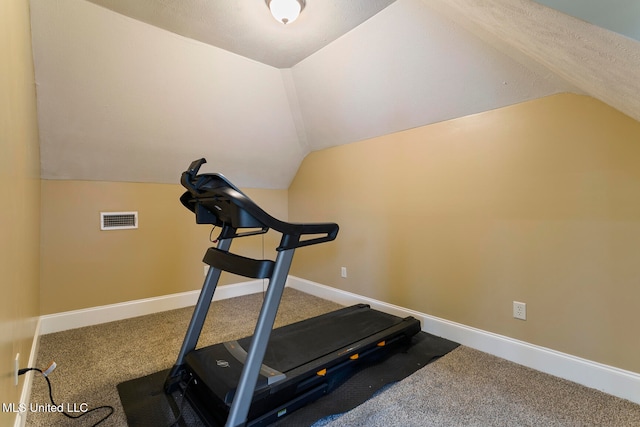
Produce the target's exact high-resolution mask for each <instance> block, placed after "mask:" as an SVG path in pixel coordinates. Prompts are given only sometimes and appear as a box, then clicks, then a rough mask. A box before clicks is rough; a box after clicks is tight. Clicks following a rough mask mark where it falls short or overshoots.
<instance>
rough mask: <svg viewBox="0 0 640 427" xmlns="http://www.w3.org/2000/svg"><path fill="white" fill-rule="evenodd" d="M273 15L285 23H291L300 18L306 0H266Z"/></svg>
mask: <svg viewBox="0 0 640 427" xmlns="http://www.w3.org/2000/svg"><path fill="white" fill-rule="evenodd" d="M266 3H267V6H268V7H269V10H270V11H271V14H272V15H273V17H274V18H275V19H276V20H277V21H278V22H282V23H283V24H285V25H286V24H290V23H291V22H293V21H295V20H296V19H298V16H299V15H300V12H302V9H304V0H266Z"/></svg>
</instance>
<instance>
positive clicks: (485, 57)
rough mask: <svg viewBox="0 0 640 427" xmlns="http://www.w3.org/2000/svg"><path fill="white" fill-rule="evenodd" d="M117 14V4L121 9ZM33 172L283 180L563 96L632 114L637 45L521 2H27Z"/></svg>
mask: <svg viewBox="0 0 640 427" xmlns="http://www.w3.org/2000/svg"><path fill="white" fill-rule="evenodd" d="M116 11H117V12H116ZM31 14H32V36H33V49H34V64H35V71H36V84H37V95H38V120H39V127H40V140H41V141H40V142H41V161H42V176H43V178H46V179H93V180H106V181H141V182H166V183H176V182H177V180H178V177H179V174H180V172H181V171H182V170H183V169H184V167H185V165H187V164H188V163H189V161H191V160H192V159H194V158H197V157H203V156H204V157H207V158H208V159H209V165H208V166H209V168H211V169H215V170H216V171H219V172H222V173H224V174H225V175H227V176H229V178H231V179H232V180H233V181H234V182H236V183H237V184H238V185H240V186H243V187H262V188H287V187H288V185H289V183H290V182H291V180H292V179H293V176H294V175H295V173H296V171H297V169H298V167H299V165H300V162H301V161H302V160H303V159H304V157H305V156H306V155H307V154H308V153H309V152H310V151H313V150H318V149H322V148H326V147H330V146H333V145H338V144H346V143H350V142H354V141H359V140H362V139H366V138H370V137H375V136H379V135H383V134H388V133H392V132H397V131H400V130H404V129H408V128H412V127H416V126H423V125H427V124H430V123H434V122H438V121H442V120H448V119H451V118H455V117H461V116H465V115H469V114H473V113H478V112H482V111H486V110H491V109H495V108H500V107H502V106H506V105H511V104H516V103H519V102H524V101H527V100H530V99H536V98H540V97H543V96H547V95H551V94H554V93H559V92H567V91H570V92H577V93H585V94H589V95H591V96H594V97H596V98H598V99H600V100H602V101H604V102H606V103H608V104H610V105H612V106H614V107H615V108H617V109H619V110H621V111H623V112H625V113H626V114H628V115H630V116H631V117H634V118H635V119H640V88H639V85H640V76H639V74H638V73H639V70H640V42H637V41H635V40H632V39H629V38H626V37H623V36H620V35H618V34H616V33H613V32H611V31H607V30H604V29H602V28H599V27H597V26H595V25H592V24H589V23H587V22H584V21H581V20H578V19H576V18H572V17H570V16H568V15H565V14H563V13H560V12H557V11H555V10H553V9H550V8H548V7H545V6H542V5H540V4H538V3H535V2H533V1H530V0H397V1H374V0H357V1H356V0H349V1H346V0H342V1H339V0H332V1H329V0H307V7H306V8H305V10H304V12H303V14H302V15H301V17H300V18H299V19H298V20H297V21H296V22H294V23H293V24H291V25H290V26H283V25H281V24H279V23H277V22H276V21H275V20H274V19H273V18H272V17H271V16H270V14H269V11H268V9H267V8H266V6H265V4H264V1H263V0H246V1H242V2H240V1H204V0H183V1H180V2H176V1H170V0H137V1H135V2H133V1H126V0H91V1H88V0H31Z"/></svg>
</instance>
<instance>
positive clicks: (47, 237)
mask: <svg viewBox="0 0 640 427" xmlns="http://www.w3.org/2000/svg"><path fill="white" fill-rule="evenodd" d="M183 192H184V189H183V188H182V187H181V186H180V185H178V184H176V185H170V184H149V183H127V182H99V181H55V180H43V181H42V264H41V266H42V269H41V274H42V276H41V277H42V279H41V291H40V296H41V299H40V301H41V310H40V311H41V314H50V313H59V312H63V311H69V310H76V309H81V308H87V307H94V306H100V305H106V304H114V303H119V302H124V301H130V300H136V299H141V298H150V297H155V296H160V295H167V294H172V293H177V292H184V291H190V290H194V289H199V288H200V287H201V286H202V281H203V279H204V270H203V266H204V264H203V263H202V258H203V256H204V253H205V251H206V248H208V247H210V246H214V244H213V243H211V242H210V241H209V234H210V231H211V226H209V225H197V224H196V223H195V217H194V215H193V214H192V213H191V212H190V211H189V210H187V209H186V208H184V207H183V206H182V204H181V203H180V202H179V200H178V199H179V197H180V195H181V194H182V193H183ZM246 193H247V195H249V197H251V198H253V199H254V200H255V201H256V203H258V204H261V205H262V206H263V207H264V208H265V209H266V210H267V211H269V212H271V213H272V214H273V215H275V216H279V217H280V218H283V219H286V213H287V191H286V190H255V189H249V190H246ZM102 211H106V212H120V211H138V221H139V228H138V229H134V230H111V231H101V230H100V212H102ZM218 232H219V230H216V232H215V234H214V236H213V237H214V238H215V237H217V235H218V234H217V233H218ZM277 244H278V242H277V241H274V237H272V236H271V234H269V235H267V237H266V238H265V246H264V249H265V255H267V256H269V255H270V254H271V253H272V250H273V248H275V247H276V246H277ZM262 248H263V246H262V236H255V237H246V238H242V239H238V240H237V241H236V242H234V243H233V245H232V247H231V250H232V251H236V252H238V253H241V254H245V255H247V256H253V257H260V256H262ZM246 280H249V279H246V278H243V277H238V276H232V275H226V273H225V275H224V276H223V277H222V279H221V282H220V284H228V283H237V282H241V281H246Z"/></svg>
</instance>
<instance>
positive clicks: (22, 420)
mask: <svg viewBox="0 0 640 427" xmlns="http://www.w3.org/2000/svg"><path fill="white" fill-rule="evenodd" d="M41 325H42V322H41V320H40V319H38V320H37V322H36V329H35V331H34V333H33V341H32V343H31V351H30V352H29V363H28V365H27V366H28V367H32V366H35V365H36V360H37V358H38V348H39V347H40V327H41ZM34 374H35V372H33V371H29V372H27V373H26V374H24V380H23V382H22V391H21V392H20V403H19V407H22V408H28V407H29V403H30V401H31V387H32V386H33V376H34ZM26 422H27V412H18V413H17V414H16V419H15V422H14V424H13V426H14V427H24V426H25V425H26Z"/></svg>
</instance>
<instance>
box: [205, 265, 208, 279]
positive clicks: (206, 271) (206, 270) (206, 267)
mask: <svg viewBox="0 0 640 427" xmlns="http://www.w3.org/2000/svg"><path fill="white" fill-rule="evenodd" d="M208 272H209V266H208V265H207V264H205V265H204V277H207V273H208Z"/></svg>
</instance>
